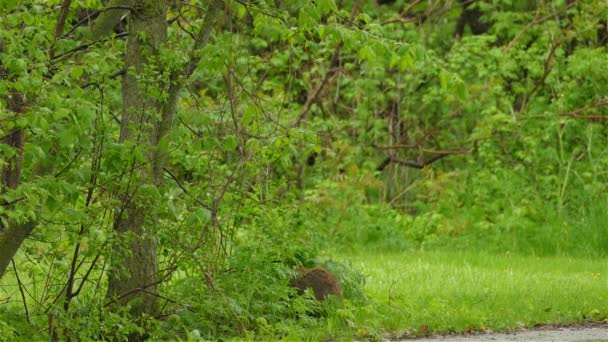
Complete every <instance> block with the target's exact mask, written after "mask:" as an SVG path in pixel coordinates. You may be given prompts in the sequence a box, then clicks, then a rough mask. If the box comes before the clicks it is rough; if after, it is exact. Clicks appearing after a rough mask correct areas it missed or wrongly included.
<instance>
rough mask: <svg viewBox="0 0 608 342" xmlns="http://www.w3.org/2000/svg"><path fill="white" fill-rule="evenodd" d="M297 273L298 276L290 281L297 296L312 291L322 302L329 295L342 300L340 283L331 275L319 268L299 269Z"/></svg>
mask: <svg viewBox="0 0 608 342" xmlns="http://www.w3.org/2000/svg"><path fill="white" fill-rule="evenodd" d="M297 271H298V276H296V277H295V278H293V279H292V280H291V283H290V285H291V286H292V287H295V288H296V289H298V293H299V294H302V293H304V290H306V289H312V291H313V292H314V294H315V298H316V299H317V300H324V299H325V298H327V296H329V295H334V296H336V297H338V298H342V289H341V288H340V283H339V282H338V279H336V276H335V275H334V274H333V273H331V272H329V271H328V270H326V269H324V268H320V267H316V268H299V269H297Z"/></svg>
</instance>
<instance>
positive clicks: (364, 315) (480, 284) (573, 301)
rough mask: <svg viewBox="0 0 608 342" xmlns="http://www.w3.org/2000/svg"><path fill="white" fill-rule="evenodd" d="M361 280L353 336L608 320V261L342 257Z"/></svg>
mask: <svg viewBox="0 0 608 342" xmlns="http://www.w3.org/2000/svg"><path fill="white" fill-rule="evenodd" d="M338 258H339V259H342V260H349V261H350V262H351V263H352V267H353V268H355V269H358V270H360V271H362V272H364V274H365V275H366V278H367V284H366V287H365V290H366V292H367V293H368V294H369V296H371V298H373V301H372V302H373V303H374V304H372V305H371V306H367V307H362V308H356V309H355V317H353V319H354V321H355V325H356V326H358V332H357V334H358V335H365V334H371V335H377V334H380V333H384V332H389V333H391V334H392V335H394V336H400V335H403V334H410V335H419V334H426V333H432V332H463V331H467V330H469V329H472V330H484V329H492V330H508V329H512V328H517V327H522V326H533V325H537V324H558V323H559V324H568V323H576V322H584V321H598V320H603V319H606V318H607V317H608V260H606V259H595V260H592V259H574V258H567V257H530V256H517V255H508V254H507V255H492V254H478V253H474V252H468V253H464V252H447V251H442V252H423V251H413V252H404V253H394V254H377V253H361V254H358V255H354V256H353V255H342V256H339V257H338Z"/></svg>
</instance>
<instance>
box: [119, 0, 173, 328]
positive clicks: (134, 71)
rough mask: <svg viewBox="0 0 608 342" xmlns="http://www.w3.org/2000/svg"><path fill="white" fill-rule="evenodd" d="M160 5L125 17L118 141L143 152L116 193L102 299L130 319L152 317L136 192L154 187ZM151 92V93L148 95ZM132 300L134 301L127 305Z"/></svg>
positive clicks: (145, 3)
mask: <svg viewBox="0 0 608 342" xmlns="http://www.w3.org/2000/svg"><path fill="white" fill-rule="evenodd" d="M166 12H167V8H166V2H165V1H158V0H135V1H133V2H132V7H131V14H130V16H129V18H130V20H129V37H128V39H127V52H126V56H125V69H126V70H128V71H127V73H126V75H125V76H124V78H123V89H122V99H123V100H122V104H123V109H122V120H121V127H120V141H121V142H122V143H126V144H133V146H138V147H140V148H143V149H144V150H145V153H146V156H147V158H148V160H147V163H145V164H144V165H139V164H138V165H135V167H134V168H133V169H132V172H131V175H130V177H131V181H130V184H131V186H130V187H129V189H126V190H125V191H124V192H123V193H121V194H117V196H118V197H119V198H120V200H121V202H122V204H121V206H120V208H118V210H117V213H116V214H115V219H114V228H115V230H116V234H117V239H116V243H115V244H114V255H113V259H112V270H111V272H110V278H109V285H108V293H107V295H108V298H109V299H110V300H113V301H117V302H118V303H119V304H121V305H125V304H127V303H129V302H131V303H130V304H131V305H132V310H131V313H132V314H133V315H134V316H136V317H137V316H141V314H144V313H145V314H148V315H154V314H155V313H156V310H157V282H158V259H157V242H156V236H155V233H156V232H155V229H154V227H155V221H156V220H155V217H154V216H153V215H154V212H155V210H154V203H152V202H151V199H150V198H148V197H147V196H146V194H145V193H142V192H141V189H142V188H145V187H146V186H154V185H160V184H159V183H160V181H159V177H158V175H155V172H154V170H158V169H159V167H158V166H157V165H156V163H157V161H156V160H155V159H154V156H155V154H156V153H155V150H156V148H157V145H158V142H159V140H160V139H159V137H158V133H159V132H158V127H159V120H160V116H161V104H160V103H159V101H158V100H157V99H156V98H152V97H151V96H150V94H151V93H156V91H160V89H161V85H160V84H159V83H161V81H160V80H159V79H158V77H159V76H157V77H156V79H155V78H154V76H153V75H149V72H150V70H157V71H158V70H160V69H159V68H161V66H159V65H156V66H154V67H153V68H149V67H150V66H152V64H153V63H156V61H158V59H157V58H155V57H156V56H155V55H156V54H158V53H159V50H158V49H159V48H161V47H162V46H163V44H164V43H165V41H166V39H167V23H166ZM150 90H154V91H150ZM135 299H137V300H136V301H133V300H135Z"/></svg>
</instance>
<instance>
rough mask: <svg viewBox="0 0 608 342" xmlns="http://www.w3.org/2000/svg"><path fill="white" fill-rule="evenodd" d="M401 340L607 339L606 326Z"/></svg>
mask: <svg viewBox="0 0 608 342" xmlns="http://www.w3.org/2000/svg"><path fill="white" fill-rule="evenodd" d="M401 341H404V342H405V341H417V342H421V341H424V342H440V341H446V342H456V341H484V342H488V341H495V342H498V341H531V342H532V341H559V342H561V341H608V326H594V327H563V328H554V327H550V328H540V329H534V330H526V331H519V332H513V333H481V334H476V335H466V336H439V337H435V338H424V339H412V340H401Z"/></svg>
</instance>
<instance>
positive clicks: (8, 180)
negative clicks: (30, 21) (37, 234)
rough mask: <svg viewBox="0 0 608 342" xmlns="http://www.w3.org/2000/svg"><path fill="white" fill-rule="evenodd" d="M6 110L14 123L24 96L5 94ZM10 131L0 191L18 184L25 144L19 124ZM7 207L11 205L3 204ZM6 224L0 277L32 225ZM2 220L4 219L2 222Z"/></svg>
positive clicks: (0, 242)
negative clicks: (8, 148)
mask: <svg viewBox="0 0 608 342" xmlns="http://www.w3.org/2000/svg"><path fill="white" fill-rule="evenodd" d="M4 74H5V72H4V69H3V68H2V66H1V65H0V78H4V77H2V76H4ZM6 101H7V104H8V109H9V111H10V112H11V113H13V114H14V116H15V117H14V121H15V122H16V121H17V119H18V118H19V116H21V115H23V113H24V112H25V108H26V102H25V96H23V94H20V93H17V92H13V93H11V94H9V95H8V96H7V97H6ZM10 129H11V130H12V132H11V133H9V134H8V135H6V136H5V137H3V138H2V139H0V144H6V145H8V146H9V147H10V148H12V149H13V150H14V152H15V154H14V155H13V156H12V157H10V158H7V159H6V160H4V163H3V164H4V166H3V167H2V175H1V178H0V182H1V183H2V187H1V190H0V191H1V192H3V193H4V192H6V191H8V190H10V189H15V188H17V186H19V180H20V178H21V162H22V160H23V146H24V144H25V131H24V130H23V129H22V128H21V127H13V128H10ZM3 205H6V206H8V207H9V208H10V207H11V204H3ZM7 221H8V222H7V226H3V224H2V222H0V279H1V278H2V276H3V275H4V271H6V268H7V267H8V264H9V263H10V262H11V260H12V259H13V256H15V254H16V253H17V251H18V250H19V247H20V246H21V244H22V243H23V241H25V239H26V238H27V237H28V235H30V233H31V232H32V230H33V229H34V227H35V226H36V224H35V223H34V222H31V221H28V222H25V223H16V222H13V221H12V220H7ZM5 222H6V221H5Z"/></svg>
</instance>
